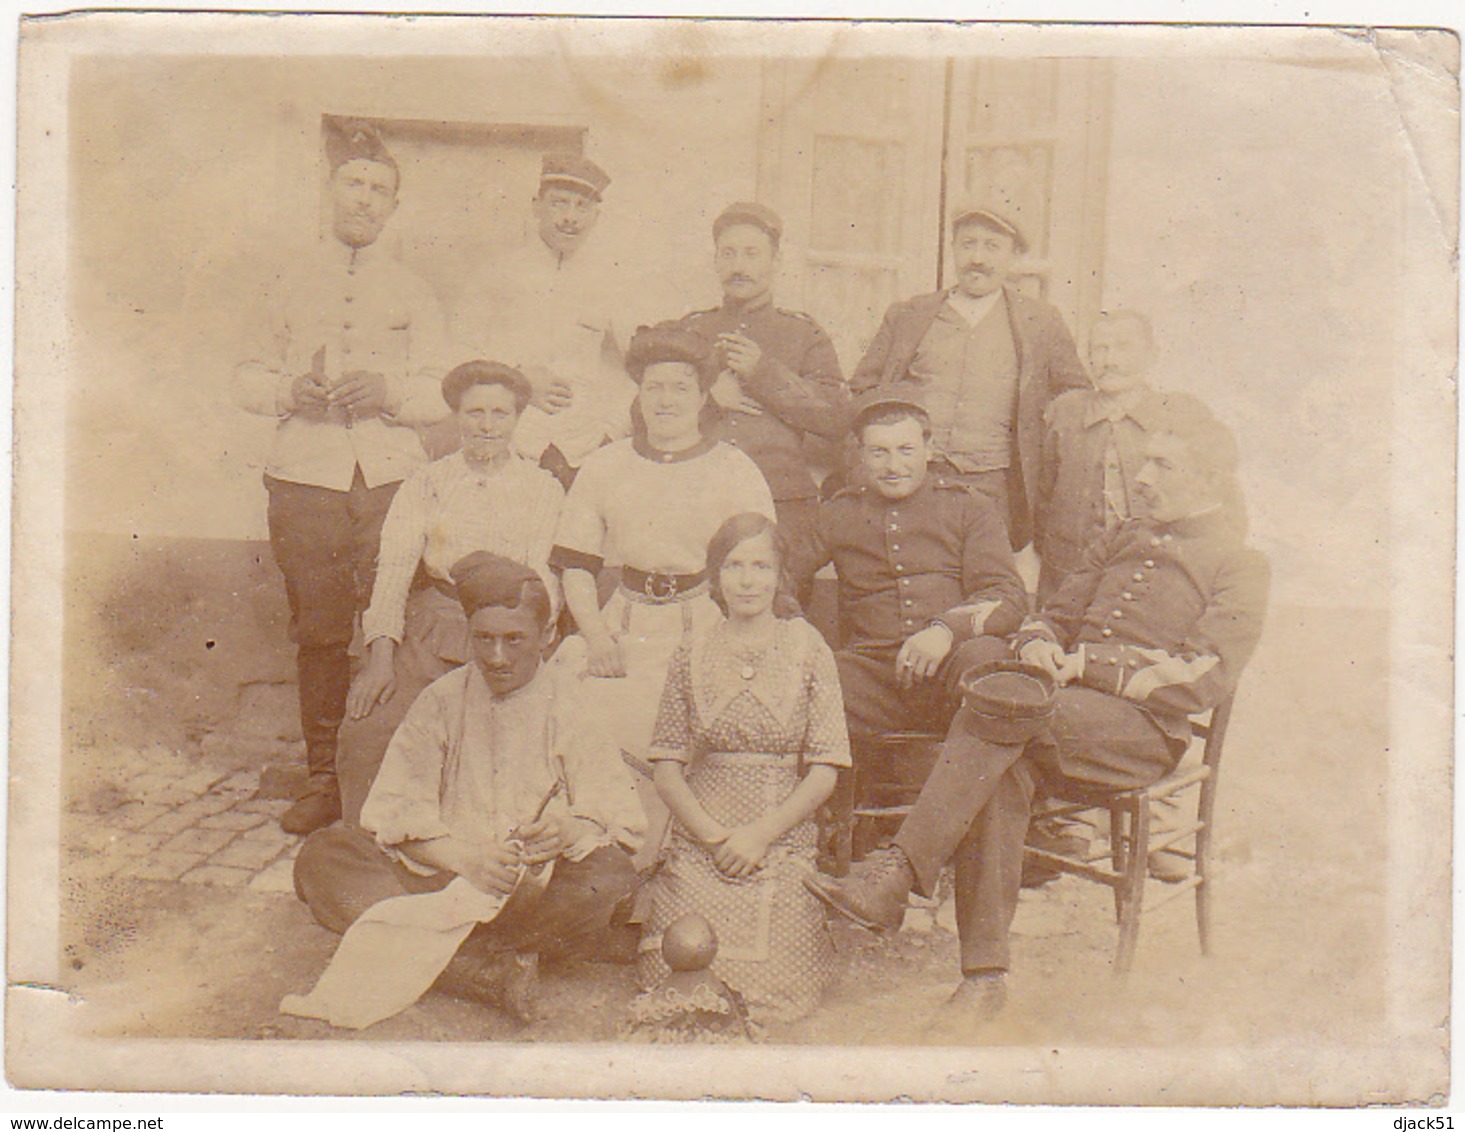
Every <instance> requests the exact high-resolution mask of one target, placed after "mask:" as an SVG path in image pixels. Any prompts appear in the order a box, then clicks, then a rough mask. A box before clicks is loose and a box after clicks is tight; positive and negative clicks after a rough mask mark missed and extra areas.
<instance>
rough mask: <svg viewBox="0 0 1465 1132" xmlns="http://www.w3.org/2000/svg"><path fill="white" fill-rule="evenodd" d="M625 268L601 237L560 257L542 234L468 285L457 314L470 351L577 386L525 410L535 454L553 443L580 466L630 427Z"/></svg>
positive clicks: (523, 446) (457, 330)
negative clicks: (622, 318) (622, 360)
mask: <svg viewBox="0 0 1465 1132" xmlns="http://www.w3.org/2000/svg"><path fill="white" fill-rule="evenodd" d="M617 274H618V273H617V271H616V268H615V265H614V264H613V263H611V262H609V261H608V259H607V258H606V257H605V256H603V255H602V254H601V253H600V252H599V251H598V244H597V243H596V242H595V241H594V239H593V238H592V239H591V240H589V241H588V242H587V243H586V244H585V245H584V246H583V247H581V248H578V249H577V250H576V251H575V253H574V254H573V255H571V256H567V257H561V256H560V255H559V253H557V252H555V251H553V250H552V249H551V248H550V247H549V246H548V245H547V244H545V243H544V241H543V240H541V239H540V238H539V237H538V236H537V235H536V236H533V237H531V238H530V240H529V241H528V242H527V243H526V244H524V245H523V246H521V247H519V248H517V249H516V250H514V251H512V252H510V253H508V254H507V255H505V256H503V257H501V258H499V259H497V260H494V261H492V262H490V263H488V264H485V265H484V267H483V268H482V269H481V270H479V271H478V272H477V273H475V274H474V276H473V277H472V278H471V279H470V280H469V281H468V283H467V285H466V286H465V287H464V290H463V299H462V301H461V303H460V304H459V308H458V311H457V314H456V316H455V318H454V320H453V337H454V339H455V340H456V341H457V343H458V350H459V353H460V354H461V355H462V356H463V357H465V358H483V359H485V360H487V361H496V362H504V363H507V364H508V365H512V366H515V367H517V368H519V369H521V370H526V371H527V370H530V369H533V368H541V369H545V370H548V371H549V372H550V373H551V374H553V375H554V377H555V378H557V379H559V380H560V381H563V382H564V383H565V384H566V385H568V386H569V387H570V389H571V392H572V394H573V400H572V402H571V404H570V406H569V407H568V408H565V409H561V410H560V411H559V412H557V413H553V414H551V413H546V412H544V411H543V410H541V409H538V408H536V407H534V406H533V405H530V406H529V407H528V408H526V409H525V410H524V412H523V414H522V415H521V416H520V418H519V424H518V427H517V428H516V429H515V430H514V446H515V448H516V449H517V450H518V451H519V452H520V453H522V454H523V455H525V456H527V457H529V458H531V459H535V460H537V459H539V457H540V456H541V455H542V454H543V453H544V450H545V449H546V448H547V447H549V445H551V444H553V445H555V447H557V448H558V449H559V450H560V452H561V453H562V454H563V455H564V457H565V459H567V460H568V461H569V462H570V463H571V464H572V465H574V466H576V467H578V466H579V465H580V463H581V461H583V460H584V459H585V457H586V456H587V455H589V454H590V453H591V452H592V451H594V450H595V449H596V448H598V447H599V446H600V445H601V444H602V443H603V442H604V441H605V440H606V438H607V437H608V438H610V439H612V440H615V439H618V438H620V437H623V436H626V435H627V434H628V433H629V432H630V409H631V402H632V401H633V400H634V399H635V396H636V386H635V385H634V383H632V381H631V380H630V378H628V377H627V376H626V374H625V371H624V370H623V369H622V368H621V367H620V364H619V359H618V357H617V353H618V350H617V349H616V347H617V345H618V343H617V342H616V337H615V335H616V320H615V317H614V315H613V308H614V306H615V304H616V303H617V302H618V301H620V300H621V299H622V297H623V294H624V292H623V290H622V288H624V286H625V283H624V281H621V280H618V279H617ZM619 345H624V343H620V344H619Z"/></svg>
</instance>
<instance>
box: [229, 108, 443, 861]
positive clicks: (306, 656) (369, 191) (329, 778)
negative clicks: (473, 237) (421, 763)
mask: <svg viewBox="0 0 1465 1132" xmlns="http://www.w3.org/2000/svg"><path fill="white" fill-rule="evenodd" d="M326 156H327V158H328V160H329V164H330V169H331V174H330V199H331V234H330V236H329V237H327V238H325V239H324V240H322V241H321V242H320V244H319V245H318V246H317V247H316V248H315V249H314V253H313V255H311V256H308V257H306V258H304V259H303V260H301V261H298V262H296V263H294V264H292V266H291V267H290V268H289V269H288V270H286V271H284V272H282V273H281V275H280V276H279V277H278V278H277V279H276V280H275V281H274V285H273V286H272V287H271V288H270V289H269V293H268V295H267V296H266V299H265V303H264V305H263V309H262V311H261V312H260V317H259V319H258V325H257V327H256V329H255V333H254V335H253V339H252V341H251V343H250V345H249V348H248V354H247V358H246V360H245V361H244V362H242V363H241V364H240V365H239V366H238V368H237V369H236V371H235V383H236V393H237V396H238V399H239V403H240V405H241V407H243V408H245V409H247V410H249V411H251V412H255V413H261V414H263V415H266V416H273V417H277V418H278V419H279V427H278V428H277V429H276V431H275V438H274V445H273V448H272V449H271V452H270V458H269V464H268V466H267V468H266V471H265V487H266V488H267V489H268V490H269V497H270V498H269V528H270V545H271V547H272V548H273V550H274V554H275V561H276V562H278V563H279V566H280V570H281V572H282V573H283V574H284V575H285V592H286V594H287V596H288V598H289V601H290V617H291V636H292V639H293V640H294V641H295V642H296V644H297V645H298V648H299V652H298V658H297V670H298V674H299V681H300V720H301V727H302V730H303V731H304V735H305V746H306V762H307V765H308V767H309V771H310V778H309V785H308V787H307V792H306V794H305V795H304V796H303V797H302V798H301V799H300V800H299V801H297V802H296V804H295V805H294V806H292V807H291V808H290V809H289V810H287V811H286V812H285V815H284V816H283V817H282V818H281V819H280V826H281V828H283V829H285V830H286V831H287V832H289V833H297V834H305V833H310V832H311V831H313V830H315V829H319V828H320V827H322V826H325V825H329V824H330V823H331V822H333V821H335V820H336V819H337V818H339V817H340V816H341V795H340V787H339V786H338V784H337V780H336V732H337V729H338V728H339V727H340V724H341V718H342V716H343V714H344V712H345V706H346V691H347V687H348V685H349V683H350V677H351V671H350V658H349V657H348V656H347V647H348V646H349V645H350V643H351V637H352V633H353V631H354V625H355V617H356V614H357V612H358V611H360V610H361V609H362V608H363V607H364V606H365V604H366V600H367V598H368V597H369V595H370V594H371V588H372V581H373V577H374V574H375V570H376V553H377V540H378V536H379V535H380V532H381V524H382V519H383V518H384V517H385V516H386V512H387V507H388V506H389V505H390V504H391V502H392V496H393V495H394V494H395V492H396V490H397V486H398V485H399V484H400V483H401V482H402V480H403V479H404V478H405V477H406V476H407V474H408V473H410V472H411V471H413V469H415V468H417V467H418V466H420V465H421V464H422V463H423V462H424V461H425V454H424V453H423V450H422V444H421V442H420V441H419V440H418V438H417V434H416V432H414V431H413V429H412V427H410V426H413V425H426V424H429V423H431V422H433V421H436V420H437V419H439V418H440V417H443V416H445V415H446V414H447V411H448V407H447V404H446V403H445V402H444V401H443V398H442V391H441V385H440V378H441V369H440V365H441V361H442V358H443V354H444V338H445V334H444V327H443V321H442V314H441V312H440V311H439V309H438V306H437V302H436V300H435V299H434V298H433V294H432V291H431V290H430V289H429V287H428V286H427V284H426V283H424V282H423V281H422V280H421V279H419V278H418V277H417V276H416V275H414V274H413V273H412V272H411V271H409V270H408V269H407V268H406V267H404V266H403V265H402V264H401V263H399V262H397V261H396V260H393V259H390V258H388V256H387V255H386V253H385V252H384V251H383V250H382V249H381V248H380V246H379V245H378V244H377V237H378V236H380V235H381V232H382V229H383V228H384V227H385V225H386V223H387V221H388V220H389V219H390V218H391V215H392V213H393V212H394V211H395V210H396V207H397V190H398V184H399V173H398V169H397V164H396V162H395V161H394V160H393V159H392V155H391V154H390V153H388V152H387V148H386V146H385V145H384V144H383V143H382V140H381V137H380V136H379V135H378V134H377V132H376V130H375V129H374V128H372V127H371V126H370V125H368V124H366V123H363V122H350V121H348V122H344V123H338V124H336V125H334V126H333V127H332V128H331V129H330V131H329V132H328V134H327V136H326Z"/></svg>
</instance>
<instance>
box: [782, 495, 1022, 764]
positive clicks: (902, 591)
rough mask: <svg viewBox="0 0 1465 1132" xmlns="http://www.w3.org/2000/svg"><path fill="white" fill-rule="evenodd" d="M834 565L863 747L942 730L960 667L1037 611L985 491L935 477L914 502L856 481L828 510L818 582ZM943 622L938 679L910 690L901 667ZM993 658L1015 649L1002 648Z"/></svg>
mask: <svg viewBox="0 0 1465 1132" xmlns="http://www.w3.org/2000/svg"><path fill="white" fill-rule="evenodd" d="M829 561H833V563H834V568H835V572H836V574H837V575H838V577H839V645H840V650H839V652H838V653H837V654H836V659H837V660H838V661H839V665H840V679H841V682H842V683H843V685H844V694H845V712H846V714H847V716H848V718H849V725H850V734H851V736H853V737H855V738H856V739H860V738H866V737H868V736H869V735H871V734H872V733H878V732H881V731H886V730H892V729H907V728H921V729H937V730H940V729H943V728H944V727H945V725H946V721H947V720H948V719H949V718H950V714H951V706H950V704H951V701H950V691H951V690H952V686H953V685H954V681H955V679H956V677H957V676H959V675H960V673H961V671H962V670H963V669H964V668H965V667H968V666H969V665H970V664H971V663H974V662H975V659H976V658H979V657H985V656H987V655H989V654H991V653H992V652H993V651H994V649H993V648H992V646H993V644H994V641H993V640H990V639H989V640H986V641H983V640H982V638H984V637H987V638H997V637H1001V636H1003V635H1005V634H1007V633H1011V632H1012V631H1013V630H1014V629H1016V628H1017V627H1018V625H1019V624H1021V622H1022V618H1023V615H1024V613H1025V612H1026V610H1027V593H1026V591H1025V590H1024V588H1023V584H1022V581H1021V579H1020V578H1019V577H1018V575H1017V570H1016V568H1015V566H1014V564H1013V558H1012V551H1011V548H1010V547H1009V545H1008V540H1007V533H1006V527H1005V525H1004V523H1003V520H1002V517H1001V516H1000V515H999V514H998V512H997V510H996V508H995V507H994V506H993V505H992V503H991V502H990V501H989V500H988V499H987V498H986V497H985V496H983V495H981V494H980V493H979V492H974V491H970V490H969V489H967V488H966V487H964V486H962V485H961V484H959V483H955V482H952V481H949V480H947V479H945V478H943V477H940V476H934V475H931V476H927V478H926V479H925V480H924V481H923V482H922V484H921V486H920V487H918V488H917V489H916V490H915V491H914V492H913V493H912V494H911V495H909V496H907V497H906V498H904V499H886V498H885V497H884V496H883V495H881V494H880V493H879V491H877V490H876V489H875V488H873V487H871V486H869V485H851V486H849V487H846V488H843V489H842V490H840V491H839V492H837V493H836V494H835V495H834V497H833V498H832V499H830V500H828V501H827V502H826V503H824V504H822V505H821V507H820V509H819V519H818V523H817V524H816V526H815V532H814V539H813V543H812V550H811V557H810V558H808V559H806V560H805V561H804V562H803V564H802V567H801V573H802V574H803V575H804V576H808V575H810V574H812V573H813V571H815V570H818V569H819V568H820V567H822V566H823V565H824V564H825V563H826V562H829ZM936 622H940V623H941V624H943V625H945V626H946V627H947V628H948V629H949V630H950V631H951V636H952V648H951V651H950V652H949V653H948V654H947V657H946V660H945V661H944V662H943V664H942V668H941V670H940V671H938V673H937V678H936V679H933V680H928V681H925V682H924V683H921V684H917V685H916V686H915V687H914V688H912V689H908V690H903V689H901V688H900V687H899V684H898V681H897V673H896V670H895V660H896V656H897V655H898V653H899V651H900V648H901V646H902V645H903V644H904V643H905V641H906V639H907V638H908V637H910V636H911V635H912V634H914V633H917V632H919V631H921V630H922V629H925V628H927V627H929V626H930V625H932V624H934V623H936ZM995 651H1005V646H1001V645H998V646H997V648H996V650H995Z"/></svg>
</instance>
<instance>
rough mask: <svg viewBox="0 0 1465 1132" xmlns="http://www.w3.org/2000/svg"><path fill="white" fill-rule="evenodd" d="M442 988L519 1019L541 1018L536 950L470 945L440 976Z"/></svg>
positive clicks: (458, 996)
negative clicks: (491, 948) (477, 948)
mask: <svg viewBox="0 0 1465 1132" xmlns="http://www.w3.org/2000/svg"><path fill="white" fill-rule="evenodd" d="M437 985H438V987H439V988H440V989H442V990H443V991H445V992H447V993H448V994H450V995H452V996H453V997H454V998H462V999H467V1000H468V1001H470V1002H480V1003H482V1004H483V1005H484V1006H492V1007H494V1008H495V1009H497V1010H502V1011H503V1012H504V1013H505V1014H507V1015H508V1016H509V1017H510V1018H513V1019H514V1020H515V1021H516V1022H522V1023H524V1024H526V1025H527V1024H529V1023H531V1022H534V1021H535V1020H536V1019H537V1018H538V1017H539V1011H538V997H539V996H538V989H539V956H538V954H536V953H534V952H529V953H527V954H521V953H520V952H517V951H488V952H485V951H479V950H476V949H475V948H473V946H472V945H471V944H469V945H468V946H467V947H464V948H460V949H459V951H458V954H457V955H455V956H453V960H452V962H451V963H449V964H448V966H447V968H446V970H444V971H443V973H442V974H441V975H440V976H439V977H438V981H437Z"/></svg>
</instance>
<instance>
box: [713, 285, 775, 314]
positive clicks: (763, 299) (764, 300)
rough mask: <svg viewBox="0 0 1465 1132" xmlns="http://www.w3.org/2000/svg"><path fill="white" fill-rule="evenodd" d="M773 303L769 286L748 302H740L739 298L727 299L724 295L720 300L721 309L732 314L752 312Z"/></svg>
mask: <svg viewBox="0 0 1465 1132" xmlns="http://www.w3.org/2000/svg"><path fill="white" fill-rule="evenodd" d="M772 305H773V290H772V288H769V289H768V290H767V291H764V292H763V294H761V295H759V296H758V297H757V298H756V299H754V300H753V301H752V302H750V303H745V302H742V301H741V300H739V299H729V298H727V297H726V296H724V297H723V300H722V310H724V311H726V312H727V313H728V314H732V315H745V314H753V313H755V312H756V311H761V310H764V309H766V308H767V307H770V306H772Z"/></svg>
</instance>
